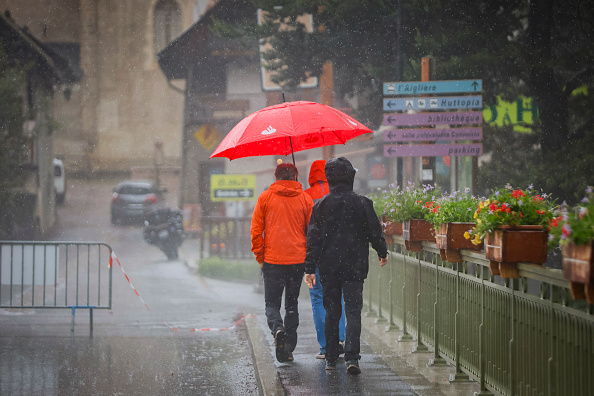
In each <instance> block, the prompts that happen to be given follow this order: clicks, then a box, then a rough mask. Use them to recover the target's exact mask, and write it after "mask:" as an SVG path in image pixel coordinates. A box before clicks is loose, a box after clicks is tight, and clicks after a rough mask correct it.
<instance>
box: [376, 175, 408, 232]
mask: <svg viewBox="0 0 594 396" xmlns="http://www.w3.org/2000/svg"><path fill="white" fill-rule="evenodd" d="M368 198H369V199H371V200H372V201H373V208H374V210H375V213H376V214H377V217H378V218H379V219H380V220H381V224H382V228H383V230H384V236H385V237H386V242H388V243H393V241H392V235H402V221H400V220H399V216H398V210H399V207H400V206H402V202H403V200H404V192H403V191H402V190H401V189H400V188H399V187H398V186H394V184H392V185H390V189H389V190H386V189H383V190H382V189H380V188H378V189H377V192H375V193H372V194H369V195H368Z"/></svg>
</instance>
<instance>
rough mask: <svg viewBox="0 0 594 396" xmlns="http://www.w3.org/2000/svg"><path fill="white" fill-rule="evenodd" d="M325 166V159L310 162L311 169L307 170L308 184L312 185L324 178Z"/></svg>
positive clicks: (324, 179)
mask: <svg viewBox="0 0 594 396" xmlns="http://www.w3.org/2000/svg"><path fill="white" fill-rule="evenodd" d="M325 166H326V161H324V160H317V161H314V162H313V164H311V169H310V170H309V186H310V187H313V186H314V185H315V184H316V183H318V182H321V181H324V182H325V181H327V180H326V173H325V172H324V167H325Z"/></svg>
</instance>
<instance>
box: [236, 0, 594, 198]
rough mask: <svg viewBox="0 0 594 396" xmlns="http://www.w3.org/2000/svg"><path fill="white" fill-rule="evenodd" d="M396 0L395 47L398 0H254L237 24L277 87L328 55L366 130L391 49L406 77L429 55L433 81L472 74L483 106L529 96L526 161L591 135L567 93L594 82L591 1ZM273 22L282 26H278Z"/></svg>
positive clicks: (582, 102)
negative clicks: (255, 18) (260, 19)
mask: <svg viewBox="0 0 594 396" xmlns="http://www.w3.org/2000/svg"><path fill="white" fill-rule="evenodd" d="M400 1H401V10H402V11H401V21H402V26H401V35H400V43H401V46H400V47H399V48H398V47H397V46H396V45H395V43H396V32H397V31H398V29H397V26H396V20H397V10H398V0H381V1H380V0H376V1H373V0H366V1H361V0H318V1H311V0H282V1H281V0H274V1H272V0H255V1H254V2H255V4H256V6H257V7H259V8H262V9H263V10H265V11H267V12H268V13H269V16H270V18H268V19H267V21H266V23H265V24H264V25H263V26H261V27H256V26H243V27H242V28H243V29H244V31H245V32H247V34H248V35H252V36H255V37H258V38H259V39H263V40H266V41H268V42H269V43H271V44H272V45H273V49H272V50H271V51H269V52H268V53H266V54H265V55H264V58H265V59H266V60H268V61H269V64H268V67H269V68H270V69H272V70H275V71H277V72H278V82H279V83H280V84H282V85H283V86H284V87H286V88H292V87H295V86H296V85H297V84H298V83H299V82H300V81H303V80H304V79H305V78H306V77H308V76H320V75H321V72H322V65H323V64H324V62H326V61H331V62H333V64H334V67H335V70H336V72H335V76H336V78H335V80H336V85H337V87H338V93H339V95H341V96H349V95H354V94H358V95H360V96H363V97H366V99H367V102H368V103H369V104H371V105H370V106H367V107H365V108H363V110H364V111H366V112H367V113H366V114H365V115H362V114H358V115H357V116H358V117H360V118H361V119H362V121H363V120H371V121H372V122H371V126H374V127H376V126H378V125H379V122H380V121H381V96H382V93H381V91H380V89H378V88H380V87H381V84H382V83H383V82H386V81H394V80H395V76H396V75H397V55H398V54H400V55H401V56H402V57H403V58H404V62H403V70H402V76H403V80H405V81H415V80H419V79H420V78H419V76H420V60H421V57H423V56H425V55H432V56H433V57H434V59H435V60H436V65H437V72H436V78H437V79H440V80H450V79H466V78H481V79H482V80H483V89H484V95H483V97H484V102H485V103H494V102H495V97H496V96H497V95H502V96H503V98H504V99H506V98H507V99H509V98H514V99H515V97H517V96H518V95H526V96H528V97H532V98H533V99H534V100H535V102H536V105H537V106H538V108H539V112H540V118H539V122H537V123H536V124H534V125H533V129H534V133H535V134H536V136H538V139H537V141H536V145H537V146H536V150H537V153H538V156H536V157H533V159H532V161H541V162H543V161H544V163H545V164H547V163H555V164H559V163H564V164H567V165H568V166H570V164H569V162H568V159H567V158H566V155H567V153H568V152H572V149H573V148H575V146H576V145H577V146H579V145H581V144H583V143H584V142H586V141H587V140H584V139H587V136H588V135H590V134H592V133H594V131H593V127H592V126H591V125H592V122H591V120H592V118H593V115H592V110H591V109H592V108H593V107H592V105H593V104H594V103H593V101H594V98H593V95H586V96H582V97H579V99H577V100H576V98H575V97H574V95H573V91H574V89H575V88H578V87H580V86H583V85H586V86H588V87H592V86H593V85H594V69H593V67H592V64H593V62H592V60H593V59H592V58H593V57H594V40H592V38H593V37H594V3H593V2H591V1H588V0H568V1H564V2H555V1H553V0H489V1H486V0H482V1H473V0H452V1H437V2H429V1H420V2H406V1H403V0H400ZM303 13H310V14H312V15H313V18H314V22H315V26H316V29H315V31H314V32H313V33H309V34H308V33H306V32H305V30H304V26H303V25H301V24H299V23H298V22H297V20H296V18H295V16H296V15H300V14H303ZM281 22H282V23H284V24H285V25H286V26H288V27H289V28H288V29H281V24H280V23H281ZM373 87H376V89H373ZM361 110H362V109H361V108H360V109H359V111H361ZM537 158H538V159H537ZM498 160H499V159H498V158H497V156H493V159H492V161H495V162H496V161H498ZM485 166H490V164H489V163H487V164H486V165H485ZM530 169H532V171H534V172H537V170H538V169H541V171H543V169H542V167H539V166H536V165H535V166H532V167H530ZM536 176H537V175H533V178H535V177H536ZM541 179H542V180H545V179H547V180H549V182H547V185H546V186H542V187H543V188H544V187H547V186H550V187H558V183H556V182H554V181H553V180H554V179H555V176H553V177H552V178H551V177H548V178H545V177H542V178H541ZM589 180H590V183H592V179H591V176H589ZM550 183H552V185H549V184H550ZM569 193H570V192H569V191H566V190H564V191H563V192H562V194H564V195H567V194H569Z"/></svg>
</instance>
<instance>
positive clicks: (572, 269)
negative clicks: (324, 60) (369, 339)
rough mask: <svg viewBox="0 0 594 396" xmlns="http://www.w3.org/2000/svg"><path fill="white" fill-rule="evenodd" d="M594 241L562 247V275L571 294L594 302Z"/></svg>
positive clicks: (576, 297) (577, 298) (591, 302)
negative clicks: (593, 251)
mask: <svg viewBox="0 0 594 396" xmlns="http://www.w3.org/2000/svg"><path fill="white" fill-rule="evenodd" d="M593 249H594V242H590V243H589V244H587V245H575V244H574V243H573V242H572V243H569V244H567V245H565V246H563V247H562V250H563V276H564V277H565V279H567V280H568V281H569V290H570V291H571V296H572V297H573V298H574V299H576V300H581V299H584V298H585V299H586V300H587V301H588V303H590V304H594V254H593V253H592V250H593Z"/></svg>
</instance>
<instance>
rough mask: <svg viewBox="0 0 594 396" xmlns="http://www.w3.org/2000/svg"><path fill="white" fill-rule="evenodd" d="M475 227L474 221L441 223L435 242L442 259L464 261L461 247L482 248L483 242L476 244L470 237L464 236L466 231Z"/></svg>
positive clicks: (469, 248)
mask: <svg viewBox="0 0 594 396" xmlns="http://www.w3.org/2000/svg"><path fill="white" fill-rule="evenodd" d="M473 228H474V223H445V224H440V225H439V230H438V232H437V234H436V235H435V243H436V244H437V247H438V248H439V255H440V256H441V259H442V260H446V261H450V262H460V261H462V256H461V255H460V250H461V249H468V250H478V251H480V250H482V249H483V244H482V243H481V244H480V245H475V244H474V243H472V241H471V240H470V239H466V238H465V237H464V233H465V232H466V231H468V230H472V229H473Z"/></svg>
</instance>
